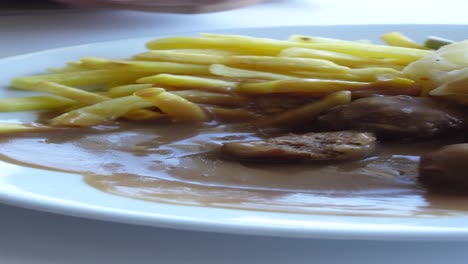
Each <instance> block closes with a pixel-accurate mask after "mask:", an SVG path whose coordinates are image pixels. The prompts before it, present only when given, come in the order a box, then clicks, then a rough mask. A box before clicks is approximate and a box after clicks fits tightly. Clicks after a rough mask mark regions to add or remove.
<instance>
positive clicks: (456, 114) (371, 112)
mask: <svg viewBox="0 0 468 264" xmlns="http://www.w3.org/2000/svg"><path fill="white" fill-rule="evenodd" d="M319 120H320V121H323V122H325V123H326V124H328V125H329V126H330V128H332V129H337V130H343V129H353V130H360V131H369V132H374V133H376V134H377V136H384V137H406V138H424V137H432V136H436V135H439V134H443V133H446V132H450V131H456V130H459V129H461V128H463V127H464V125H465V122H466V120H465V116H464V114H463V111H462V110H461V109H458V108H457V106H454V105H451V104H447V103H445V102H442V101H439V100H436V99H432V98H427V97H425V98H423V97H412V96H403V95H400V96H379V97H369V98H363V99H358V100H355V101H353V102H352V103H351V104H348V105H343V106H338V107H335V108H333V109H331V110H330V111H328V112H327V113H325V114H323V115H322V116H320V117H319Z"/></svg>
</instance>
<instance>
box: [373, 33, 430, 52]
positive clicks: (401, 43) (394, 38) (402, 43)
mask: <svg viewBox="0 0 468 264" xmlns="http://www.w3.org/2000/svg"><path fill="white" fill-rule="evenodd" d="M380 38H381V39H382V40H383V41H384V42H385V43H387V44H388V45H390V46H395V47H405V48H413V49H425V50H427V49H428V48H426V47H424V46H423V45H421V44H419V43H417V42H416V41H414V40H412V39H410V38H409V37H407V36H405V35H403V34H402V33H401V32H388V33H386V34H383V35H382V36H380Z"/></svg>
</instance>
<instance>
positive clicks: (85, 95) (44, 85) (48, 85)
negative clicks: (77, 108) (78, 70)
mask: <svg viewBox="0 0 468 264" xmlns="http://www.w3.org/2000/svg"><path fill="white" fill-rule="evenodd" d="M29 90H32V91H40V92H46V93H50V94H54V95H58V96H62V97H65V98H68V99H70V100H74V101H76V102H79V103H82V104H85V105H90V104H95V103H99V102H102V101H104V100H107V99H108V97H105V96H102V95H99V94H96V93H92V92H88V91H84V90H81V89H77V88H73V87H70V86H66V85H63V84H59V83H55V82H48V81H42V82H38V83H37V84H36V85H34V86H31V87H29Z"/></svg>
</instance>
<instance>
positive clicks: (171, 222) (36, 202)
mask: <svg viewBox="0 0 468 264" xmlns="http://www.w3.org/2000/svg"><path fill="white" fill-rule="evenodd" d="M363 26H365V27H368V26H370V27H375V28H384V27H399V28H401V27H431V26H437V27H447V28H449V27H454V26H455V27H462V28H468V25H464V24H400V25H391V24H382V25H379V24H372V25H365V24H354V25H349V24H346V25H297V26H274V27H248V28H230V29H219V30H206V31H203V32H227V33H229V32H230V31H231V32H232V31H249V30H250V31H255V30H266V29H269V30H272V29H276V28H283V29H284V28H294V29H297V28H304V27H308V28H324V27H326V28H329V27H363ZM198 32H201V31H190V32H171V33H163V34H154V36H148V37H137V38H121V39H115V40H108V41H99V42H91V43H86V44H80V45H72V46H65V47H59V48H52V49H46V50H40V51H35V52H31V53H26V54H20V55H13V56H8V57H3V58H0V65H1V64H4V63H11V62H14V61H17V60H24V59H27V58H29V57H35V56H44V55H47V54H48V53H57V52H58V53H60V52H65V51H67V50H73V49H77V48H83V47H86V46H94V45H106V44H112V43H115V42H121V41H140V40H141V41H142V45H143V44H144V42H143V41H146V40H149V39H154V38H157V37H164V36H173V35H180V34H184V35H193V34H196V33H198ZM20 192H22V193H23V196H18V192H12V193H7V192H5V191H4V190H3V189H2V188H0V203H4V204H8V205H11V206H18V207H22V208H27V209H32V210H36V211H42V212H48V213H54V214H60V215H67V216H73V217H80V218H86V219H94V220H100V221H109V222H118V223H126V224H137V225H145V226H154V227H162V228H173V229H181V230H194V231H209V232H217V233H230V234H249V235H262V236H280V237H301V238H332V239H365V240H424V241H428V240H468V225H467V227H466V228H453V229H450V228H445V229H440V228H439V229H437V228H436V229H430V230H428V229H427V228H423V229H417V228H416V229H414V230H406V229H400V230H393V229H378V230H376V229H375V228H368V229H360V230H357V229H352V230H351V229H349V228H344V227H342V228H338V227H335V228H333V229H322V228H316V229H308V230H307V232H304V230H301V229H295V228H287V227H282V228H279V227H278V226H261V225H250V226H248V225H245V224H240V225H236V224H232V223H219V222H216V221H209V219H200V218H198V219H196V220H194V219H190V218H185V219H174V218H167V217H162V216H161V215H160V216H159V217H155V216H154V215H153V214H148V213H142V212H136V211H130V210H124V209H115V208H108V207H103V206H96V205H91V204H87V205H86V204H84V205H83V204H80V203H77V204H76V202H73V201H71V203H72V204H73V203H75V204H73V205H72V206H70V201H67V200H63V199H60V198H54V197H48V196H44V195H41V194H34V193H28V192H25V191H20ZM14 194H17V196H15V195H14ZM38 198H39V199H38ZM128 199H132V198H128ZM174 206H183V205H174ZM213 209H214V210H234V211H239V210H238V209H221V208H213ZM240 211H244V210H240ZM115 216H118V217H115ZM413 228H414V226H413Z"/></svg>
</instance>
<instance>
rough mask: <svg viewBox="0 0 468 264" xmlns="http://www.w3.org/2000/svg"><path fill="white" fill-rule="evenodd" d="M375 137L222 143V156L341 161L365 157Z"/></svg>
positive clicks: (350, 134)
mask: <svg viewBox="0 0 468 264" xmlns="http://www.w3.org/2000/svg"><path fill="white" fill-rule="evenodd" d="M375 141H376V139H375V136H374V135H373V134H371V133H360V132H355V131H340V132H325V133H307V134H303V135H296V134H289V135H286V136H281V137H274V138H269V139H265V140H256V141H247V142H229V143H225V144H224V145H223V146H222V148H221V150H222V153H223V154H224V155H225V156H228V157H230V158H233V159H239V160H248V161H279V162H305V161H344V160H356V159H361V158H364V157H367V156H368V155H369V154H370V153H371V152H372V151H373V150H374V149H375Z"/></svg>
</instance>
